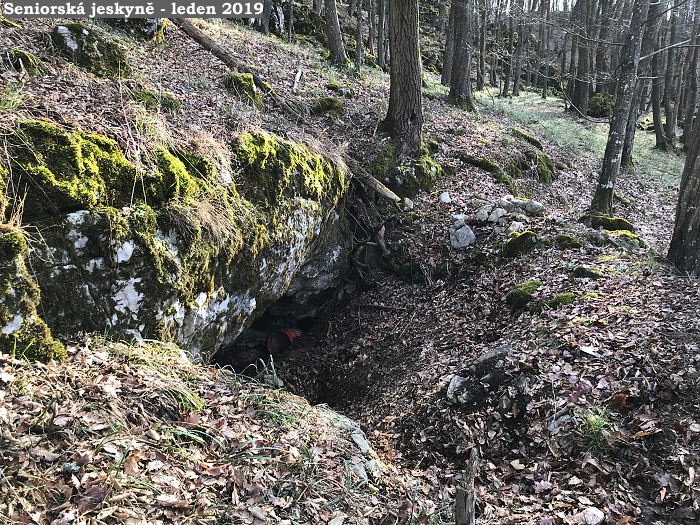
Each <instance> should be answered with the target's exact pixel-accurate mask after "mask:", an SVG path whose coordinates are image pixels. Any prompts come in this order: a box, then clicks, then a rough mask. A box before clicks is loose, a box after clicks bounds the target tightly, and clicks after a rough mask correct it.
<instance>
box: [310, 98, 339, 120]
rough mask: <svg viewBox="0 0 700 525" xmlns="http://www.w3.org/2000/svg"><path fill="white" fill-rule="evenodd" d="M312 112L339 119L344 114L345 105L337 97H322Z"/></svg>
mask: <svg viewBox="0 0 700 525" xmlns="http://www.w3.org/2000/svg"><path fill="white" fill-rule="evenodd" d="M313 112H314V113H316V114H317V115H319V114H322V113H328V114H329V115H331V116H332V117H334V118H340V117H342V116H343V113H344V112H345V104H343V101H342V100H341V99H339V98H338V97H323V98H320V99H318V100H317V101H316V103H315V104H314V106H313Z"/></svg>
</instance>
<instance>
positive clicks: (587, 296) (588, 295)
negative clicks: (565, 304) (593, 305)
mask: <svg viewBox="0 0 700 525" xmlns="http://www.w3.org/2000/svg"><path fill="white" fill-rule="evenodd" d="M597 298H598V294H597V293H595V292H588V293H585V294H583V295H582V296H581V297H579V298H578V300H579V301H580V302H583V301H587V300H588V299H597Z"/></svg>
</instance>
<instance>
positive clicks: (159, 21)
mask: <svg viewBox="0 0 700 525" xmlns="http://www.w3.org/2000/svg"><path fill="white" fill-rule="evenodd" d="M102 21H103V22H104V23H105V24H107V25H110V26H112V27H116V28H118V29H121V30H122V31H124V32H125V33H128V34H129V35H131V36H132V37H134V38H138V39H139V40H145V41H146V42H153V43H155V44H160V43H162V42H163V40H164V39H165V27H166V25H165V23H164V22H165V21H166V20H165V19H164V18H104V19H103V20H102Z"/></svg>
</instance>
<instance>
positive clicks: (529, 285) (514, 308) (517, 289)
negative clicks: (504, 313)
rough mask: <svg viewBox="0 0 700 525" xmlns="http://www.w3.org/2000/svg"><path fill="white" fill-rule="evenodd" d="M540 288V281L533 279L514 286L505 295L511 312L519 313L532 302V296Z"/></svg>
mask: <svg viewBox="0 0 700 525" xmlns="http://www.w3.org/2000/svg"><path fill="white" fill-rule="evenodd" d="M540 286H542V281H538V280H536V279H533V280H531V281H525V282H522V283H520V284H516V285H515V286H514V287H513V289H512V290H511V291H510V292H508V294H507V295H506V303H507V304H508V306H509V307H510V311H511V312H519V311H521V310H522V309H523V308H525V307H526V306H527V305H528V303H529V302H530V301H532V296H533V294H534V293H535V292H536V291H537V290H538V289H539V288H540Z"/></svg>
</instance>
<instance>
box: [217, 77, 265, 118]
mask: <svg viewBox="0 0 700 525" xmlns="http://www.w3.org/2000/svg"><path fill="white" fill-rule="evenodd" d="M224 86H225V87H226V88H228V89H230V90H232V91H235V92H236V93H237V94H238V96H239V98H241V100H244V101H247V102H249V103H250V104H252V105H253V106H255V107H256V108H258V109H259V110H261V111H262V110H263V109H265V103H264V102H263V99H262V95H261V94H260V90H259V89H258V86H256V85H255V80H254V79H253V75H252V74H251V73H228V74H227V75H225V76H224Z"/></svg>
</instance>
